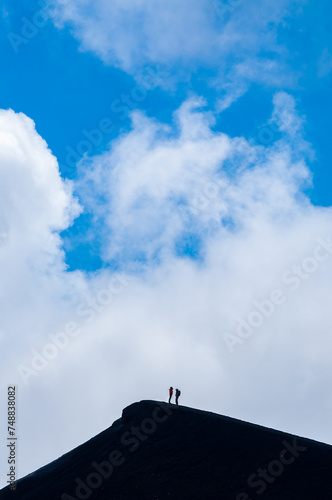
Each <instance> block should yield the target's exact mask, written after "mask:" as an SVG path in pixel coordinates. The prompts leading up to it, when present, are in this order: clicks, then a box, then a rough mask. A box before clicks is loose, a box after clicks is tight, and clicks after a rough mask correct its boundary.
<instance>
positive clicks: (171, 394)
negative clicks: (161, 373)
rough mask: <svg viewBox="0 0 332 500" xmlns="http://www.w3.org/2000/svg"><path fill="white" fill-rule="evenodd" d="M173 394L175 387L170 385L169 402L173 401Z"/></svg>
mask: <svg viewBox="0 0 332 500" xmlns="http://www.w3.org/2000/svg"><path fill="white" fill-rule="evenodd" d="M172 396H173V387H170V388H169V398H168V402H169V403H170V402H171V399H172Z"/></svg>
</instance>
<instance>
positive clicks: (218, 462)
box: [0, 400, 332, 500]
mask: <svg viewBox="0 0 332 500" xmlns="http://www.w3.org/2000/svg"><path fill="white" fill-rule="evenodd" d="M331 470H332V446H330V445H327V444H324V443H320V442H318V441H314V440H311V439H308V438H303V437H300V436H296V435H294V434H290V433H286V432H283V431H278V430H275V429H272V428H268V427H263V426H260V425H257V424H254V423H248V422H245V421H242V420H237V419H234V418H232V417H227V416H223V415H219V414H216V413H212V412H207V411H204V410H199V409H195V408H190V407H186V406H182V405H179V406H176V405H173V404H169V403H164V402H161V401H152V400H142V401H140V402H135V403H132V404H131V405H129V406H128V407H126V408H124V409H123V411H122V415H121V417H120V418H119V419H117V420H115V421H114V422H113V424H112V425H111V426H110V427H109V428H107V429H105V430H104V431H102V432H100V433H99V434H97V436H95V437H93V438H91V439H89V440H88V441H86V442H85V443H83V444H81V445H79V446H78V447H77V448H74V449H73V450H71V451H69V452H67V453H66V454H64V455H62V456H61V457H59V458H57V459H56V460H54V461H53V462H51V463H50V464H48V465H45V466H44V467H41V468H40V469H38V470H37V471H35V472H33V473H31V474H29V475H27V476H26V477H24V478H22V479H20V480H18V481H17V483H16V490H15V491H10V489H9V487H6V488H4V489H2V490H1V491H0V500H7V499H18V500H39V499H46V498H47V499H48V500H87V499H89V498H91V500H129V499H130V500H131V499H144V500H149V499H151V500H152V499H154V500H157V499H158V500H163V499H169V498H174V499H181V500H186V499H188V500H189V499H190V500H193V499H194V500H195V499H196V498H197V499H201V498H207V499H211V500H213V499H218V500H219V499H227V500H228V499H229V500H253V499H256V498H261V495H263V497H262V498H263V499H264V500H265V499H266V500H267V499H268V500H275V499H280V498H282V499H283V500H306V499H308V500H309V499H310V500H313V499H315V498H317V499H318V498H319V499H321V498H324V497H326V498H328V497H330V498H332V487H331V481H330V480H329V474H330V471H331Z"/></svg>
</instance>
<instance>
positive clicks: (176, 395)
mask: <svg viewBox="0 0 332 500" xmlns="http://www.w3.org/2000/svg"><path fill="white" fill-rule="evenodd" d="M180 395H181V391H180V390H179V389H175V404H177V405H178V404H179V397H180Z"/></svg>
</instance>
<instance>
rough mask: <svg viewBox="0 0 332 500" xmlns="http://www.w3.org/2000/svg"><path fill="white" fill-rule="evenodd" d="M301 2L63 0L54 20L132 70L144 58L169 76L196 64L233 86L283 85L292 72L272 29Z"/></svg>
mask: <svg viewBox="0 0 332 500" xmlns="http://www.w3.org/2000/svg"><path fill="white" fill-rule="evenodd" d="M298 4H299V2H297V1H294V0H293V1H292V0H281V1H279V2H266V1H261V0H260V1H258V2H257V1H255V2H252V1H248V0H243V1H239V2H238V1H236V2H234V1H231V0H229V1H228V0H225V1H221V0H220V1H219V0H194V1H192V0H191V1H189V0H184V1H182V2H180V3H179V2H177V1H176V0H170V1H168V2H166V3H160V2H155V1H154V0H148V1H146V0H145V1H141V0H115V1H112V2H109V1H107V0H95V1H93V2H92V1H87V0H75V1H73V0H62V1H61V3H60V7H59V9H58V16H57V18H56V20H55V22H56V24H57V26H58V27H61V26H63V25H68V26H70V28H71V29H72V32H73V34H74V36H75V37H76V38H77V39H78V40H79V41H80V42H81V45H82V48H83V50H90V51H92V52H94V53H95V54H96V55H97V56H98V57H100V58H101V59H102V60H103V61H105V62H106V63H108V64H112V65H114V66H116V67H120V68H121V69H123V70H125V71H127V72H129V73H131V74H134V75H135V76H137V74H139V72H140V69H141V68H142V67H144V66H145V65H149V66H161V67H166V68H170V67H172V68H173V74H172V78H175V75H176V69H177V71H178V76H179V75H180V74H181V77H182V78H183V77H184V74H186V73H187V72H188V71H189V73H191V72H192V71H195V69H197V67H199V66H200V67H208V68H214V69H218V73H219V74H220V77H219V80H220V85H221V86H224V85H226V86H227V85H229V83H230V82H232V83H234V82H236V85H238V83H239V78H241V80H242V81H243V82H250V81H253V80H254V81H257V80H258V81H260V82H261V81H263V82H264V83H270V84H272V85H275V84H277V85H284V84H286V83H287V84H290V83H292V82H293V81H294V80H296V78H297V75H293V73H292V71H291V70H290V68H288V67H287V66H286V65H287V58H288V54H287V50H286V49H285V48H284V47H283V46H282V45H281V44H280V43H279V42H278V35H277V33H278V29H279V28H280V27H282V26H283V25H286V24H287V19H288V17H289V16H290V15H292V16H294V15H297V14H296V6H297V5H298ZM268 54H269V55H268ZM230 58H232V61H231V64H230ZM285 69H286V71H284V70H285ZM281 70H283V71H281ZM169 79H170V78H169ZM163 84H164V85H166V82H164V83H163ZM168 84H170V82H168Z"/></svg>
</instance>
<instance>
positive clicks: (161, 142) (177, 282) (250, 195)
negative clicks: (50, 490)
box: [1, 93, 332, 474]
mask: <svg viewBox="0 0 332 500" xmlns="http://www.w3.org/2000/svg"><path fill="white" fill-rule="evenodd" d="M132 118H133V124H132V130H131V131H130V132H129V133H126V134H124V135H121V136H119V137H118V138H117V139H116V140H115V141H114V142H112V143H111V144H110V147H109V151H107V152H105V153H104V154H102V155H99V156H96V157H92V158H86V159H84V160H82V161H81V164H80V176H79V179H78V180H77V182H76V181H75V189H76V191H77V192H78V193H79V195H80V199H81V203H82V204H83V206H84V208H85V210H86V211H90V212H91V213H92V214H93V216H94V219H93V220H94V221H95V226H92V227H91V231H92V232H95V233H98V234H95V236H96V237H97V236H98V237H99V238H100V240H101V244H102V248H103V259H104V262H105V265H107V264H109V263H111V264H114V262H115V263H116V267H117V271H116V272H114V271H112V270H111V269H112V267H108V268H107V267H105V269H102V270H100V271H99V272H96V273H90V274H87V273H85V274H84V275H83V274H81V273H70V272H68V271H67V270H66V269H65V266H64V256H63V253H62V250H61V238H60V236H59V232H60V231H61V230H62V229H64V228H65V227H67V226H68V224H70V223H71V221H72V219H73V217H75V216H76V215H77V214H78V211H79V209H78V206H77V203H76V202H75V199H74V198H73V195H72V191H71V190H72V185H70V184H68V183H64V182H63V181H62V180H61V178H60V177H59V173H58V169H57V164H56V160H55V158H54V157H53V156H52V155H51V153H50V151H49V150H48V149H47V146H46V144H45V142H44V141H43V140H42V139H41V138H40V136H39V135H38V134H37V133H36V131H35V129H34V126H33V122H32V121H31V120H29V119H28V118H27V117H25V116H24V115H16V114H14V113H13V112H11V111H4V112H2V114H1V119H2V120H3V121H2V123H3V127H2V128H1V130H2V134H3V135H2V137H3V139H1V140H3V144H4V147H3V148H2V151H3V152H2V153H1V154H2V155H3V157H2V161H1V176H2V184H1V186H4V187H5V186H7V187H8V191H10V193H11V194H10V196H9V195H8V194H7V195H6V192H7V191H6V190H5V189H4V197H5V198H4V199H5V200H6V202H5V203H4V204H3V205H2V212H3V214H4V215H2V218H1V221H2V227H3V233H2V234H3V235H4V236H3V243H2V247H1V251H2V252H4V253H3V255H4V262H5V263H8V265H7V266H6V265H5V264H4V265H3V269H2V272H3V274H4V276H5V280H4V286H3V287H2V288H1V293H2V296H3V297H5V299H6V303H5V305H6V308H7V311H6V314H7V316H5V318H8V320H7V319H6V322H5V327H4V328H3V329H4V334H5V336H7V338H9V339H11V337H12V336H15V343H12V342H9V343H8V356H9V361H8V362H7V364H6V365H5V366H2V367H1V375H2V377H4V379H5V380H7V379H8V381H9V378H10V382H11V383H12V382H17V384H18V386H19V392H18V404H19V409H20V413H19V416H20V418H19V422H18V425H19V434H20V448H19V450H20V455H19V458H20V463H21V467H20V474H23V473H26V472H28V471H29V470H32V469H33V468H35V467H37V466H40V465H42V464H43V463H45V462H47V461H49V460H51V459H52V458H55V457H56V456H58V455H60V454H61V453H64V452H65V451H67V450H68V449H70V448H72V447H73V446H75V445H78V444H80V443H81V442H82V441H84V440H85V439H88V438H89V437H91V436H92V435H94V434H96V433H97V432H99V431H101V430H102V429H104V428H105V427H107V426H109V425H110V424H111V423H112V421H113V420H115V419H116V418H118V416H119V414H120V411H121V409H122V408H123V407H124V406H126V405H127V404H130V403H132V402H133V401H136V400H139V399H144V398H151V399H166V397H167V389H168V387H169V385H173V387H176V386H179V387H180V389H181V390H182V396H181V398H182V401H181V402H182V404H186V405H188V406H194V407H198V408H204V409H208V410H211V411H216V412H220V413H224V414H228V415H231V416H235V417H238V418H242V419H244V420H250V421H253V422H256V423H261V424H264V425H269V426H272V427H276V428H279V429H284V430H288V431H291V432H295V433H296V434H303V435H306V436H308V437H314V438H316V439H321V440H323V441H326V442H332V434H331V430H330V419H329V414H330V411H331V404H332V403H331V398H330V397H329V396H328V394H329V386H330V379H331V367H330V355H329V352H330V349H331V338H330V324H331V319H332V318H331V308H330V304H329V297H330V293H329V290H330V283H331V277H332V240H331V236H332V235H331V220H332V213H331V210H330V209H328V208H325V209H323V208H320V207H315V206H313V205H312V204H311V203H310V201H309V199H308V198H307V197H306V196H305V194H304V191H305V189H307V187H308V186H309V185H310V182H311V175H310V170H309V168H308V165H307V158H308V155H310V154H311V152H310V148H309V146H308V145H307V143H305V141H303V139H302V128H301V127H302V124H303V119H301V118H299V117H298V116H297V114H296V106H295V103H294V101H293V100H292V99H291V98H290V97H289V96H288V95H287V94H285V93H278V94H276V96H275V99H274V111H273V114H272V117H271V120H274V121H276V122H277V123H278V124H279V128H280V140H278V141H275V142H274V143H273V144H271V145H270V146H268V147H262V146H259V145H256V144H255V143H254V141H252V142H251V141H246V140H245V139H243V138H231V137H229V136H227V135H226V134H223V133H221V132H216V131H215V130H214V127H213V117H212V115H210V114H209V113H208V112H206V111H205V110H204V101H202V100H200V99H198V98H193V99H191V100H189V101H187V102H185V103H184V104H183V105H182V106H181V107H180V109H179V110H178V111H177V112H176V113H175V115H174V121H173V123H171V124H170V125H167V126H165V125H164V124H161V123H159V122H157V121H155V120H151V119H149V118H147V117H145V116H144V115H142V114H140V113H134V114H133V115H132ZM9 188H10V189H9ZM6 196H7V198H6ZM23 237H24V239H23ZM15 256H17V257H16V258H15ZM15 263H17V265H16V267H15ZM129 271H130V274H129ZM15 294H16V295H15ZM9 318H12V322H11V323H10V321H9ZM13 318H15V320H14V321H13ZM22 366H25V367H27V368H28V370H32V371H31V372H29V371H25V372H24V371H22ZM20 367H21V368H20ZM36 421H38V424H36ZM31 428H38V438H40V439H36V435H34V434H31ZM45 442H47V446H45ZM32 449H34V450H35V452H34V453H33V456H32V455H31V450H32Z"/></svg>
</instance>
